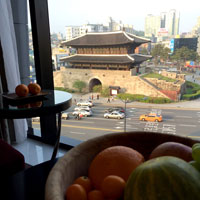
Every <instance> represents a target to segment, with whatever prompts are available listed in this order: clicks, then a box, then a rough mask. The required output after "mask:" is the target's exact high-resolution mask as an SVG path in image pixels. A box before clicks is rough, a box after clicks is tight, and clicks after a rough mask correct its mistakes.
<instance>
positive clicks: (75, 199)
mask: <svg viewBox="0 0 200 200" xmlns="http://www.w3.org/2000/svg"><path fill="white" fill-rule="evenodd" d="M65 197H66V198H65V199H66V200H87V194H86V191H85V189H84V188H83V186H81V185H79V184H72V185H70V186H69V187H68V188H67V191H66V195H65Z"/></svg>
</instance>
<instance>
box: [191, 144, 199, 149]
mask: <svg viewBox="0 0 200 200" xmlns="http://www.w3.org/2000/svg"><path fill="white" fill-rule="evenodd" d="M196 146H200V143H195V144H193V146H192V149H194V148H195V147H196Z"/></svg>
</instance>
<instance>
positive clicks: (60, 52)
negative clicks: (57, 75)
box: [52, 48, 70, 70]
mask: <svg viewBox="0 0 200 200" xmlns="http://www.w3.org/2000/svg"><path fill="white" fill-rule="evenodd" d="M69 54H70V51H69V49H63V48H53V49H52V61H53V68H54V70H59V69H60V67H61V66H67V63H65V62H63V61H61V60H60V59H61V58H63V57H66V56H68V55H69Z"/></svg>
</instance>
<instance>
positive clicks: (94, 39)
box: [62, 31, 150, 47]
mask: <svg viewBox="0 0 200 200" xmlns="http://www.w3.org/2000/svg"><path fill="white" fill-rule="evenodd" d="M147 42H150V40H149V39H146V38H142V37H138V36H136V35H133V34H130V33H126V32H124V31H117V32H101V33H99V32H98V33H86V34H85V35H82V36H79V37H76V38H74V39H72V40H69V41H65V42H62V44H63V45H66V46H72V47H78V46H88V47H89V46H90V47H92V46H113V45H124V44H135V45H136V46H139V45H141V44H143V43H147Z"/></svg>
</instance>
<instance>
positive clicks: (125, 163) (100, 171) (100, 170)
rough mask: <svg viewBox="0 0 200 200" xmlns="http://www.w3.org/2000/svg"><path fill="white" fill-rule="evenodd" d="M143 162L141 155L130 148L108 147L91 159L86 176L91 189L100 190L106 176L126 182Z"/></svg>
mask: <svg viewBox="0 0 200 200" xmlns="http://www.w3.org/2000/svg"><path fill="white" fill-rule="evenodd" d="M143 162H144V157H143V155H142V154H141V153H139V152H138V151H136V150H134V149H132V148H130V147H126V146H112V147H108V148H106V149H104V150H103V151H101V152H100V153H99V154H97V155H96V157H95V158H94V159H93V161H92V162H91V164H90V166H89V173H88V174H89V175H88V176H89V178H90V180H91V181H92V185H93V187H94V188H95V189H101V183H102V181H103V179H104V178H105V177H106V176H109V175H116V176H120V177H121V178H123V179H124V180H125V181H127V180H128V177H129V175H130V174H131V173H132V171H133V170H134V169H135V168H136V167H137V166H138V165H140V164H142V163H143Z"/></svg>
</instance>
